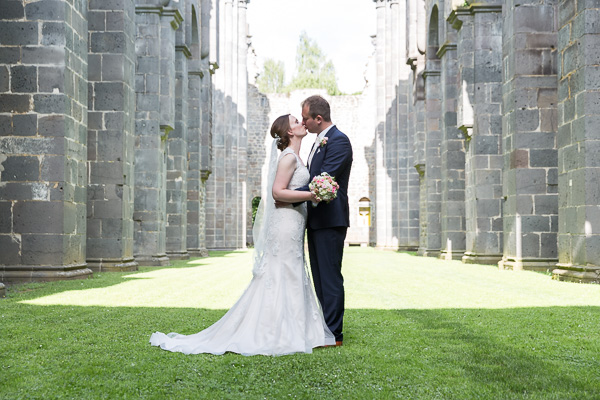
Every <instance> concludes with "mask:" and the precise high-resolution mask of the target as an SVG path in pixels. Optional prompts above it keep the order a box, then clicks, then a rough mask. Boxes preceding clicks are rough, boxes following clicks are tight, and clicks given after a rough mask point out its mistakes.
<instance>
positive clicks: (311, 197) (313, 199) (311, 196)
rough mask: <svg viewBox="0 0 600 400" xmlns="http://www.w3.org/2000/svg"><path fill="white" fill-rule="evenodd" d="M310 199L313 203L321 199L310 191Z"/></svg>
mask: <svg viewBox="0 0 600 400" xmlns="http://www.w3.org/2000/svg"><path fill="white" fill-rule="evenodd" d="M310 201H312V202H313V203H320V202H321V200H320V199H317V197H316V196H315V194H314V193H312V192H311V193H310Z"/></svg>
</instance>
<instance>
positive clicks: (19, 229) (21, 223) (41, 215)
mask: <svg viewBox="0 0 600 400" xmlns="http://www.w3.org/2000/svg"><path fill="white" fill-rule="evenodd" d="M63 215H64V214H63V204H61V203H59V202H17V203H16V204H15V205H14V208H13V230H14V232H15V233H57V234H60V233H62V228H63Z"/></svg>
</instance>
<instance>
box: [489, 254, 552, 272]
mask: <svg viewBox="0 0 600 400" xmlns="http://www.w3.org/2000/svg"><path fill="white" fill-rule="evenodd" d="M557 262H558V260H557V259H556V258H521V259H517V258H516V257H502V260H500V261H499V262H498V268H500V269H508V270H513V271H521V270H527V271H539V272H550V271H552V270H553V269H555V267H556V263H557Z"/></svg>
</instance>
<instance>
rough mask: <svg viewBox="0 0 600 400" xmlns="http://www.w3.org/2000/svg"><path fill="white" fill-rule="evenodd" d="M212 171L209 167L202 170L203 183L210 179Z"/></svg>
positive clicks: (201, 178)
mask: <svg viewBox="0 0 600 400" xmlns="http://www.w3.org/2000/svg"><path fill="white" fill-rule="evenodd" d="M211 173H212V171H211V170H209V169H203V170H200V180H202V183H205V182H206V181H207V180H208V177H209V176H210V174H211Z"/></svg>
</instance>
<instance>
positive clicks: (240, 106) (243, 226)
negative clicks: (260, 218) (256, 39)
mask: <svg viewBox="0 0 600 400" xmlns="http://www.w3.org/2000/svg"><path fill="white" fill-rule="evenodd" d="M248 2H249V0H238V29H237V33H238V41H237V52H238V55H237V75H238V76H237V92H238V94H237V116H238V124H237V125H238V132H239V138H238V157H237V159H238V193H239V197H238V204H239V208H238V225H239V226H238V243H239V245H240V247H241V248H245V247H246V244H247V243H248V239H247V234H246V233H247V231H248V226H249V225H250V226H251V225H252V219H250V220H248V212H250V213H251V212H252V204H251V201H252V198H251V197H249V196H248V187H247V184H246V182H247V179H248V169H247V168H248V167H247V154H248V124H247V120H248V68H247V60H248V22H247V19H246V13H247V3H248Z"/></svg>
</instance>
